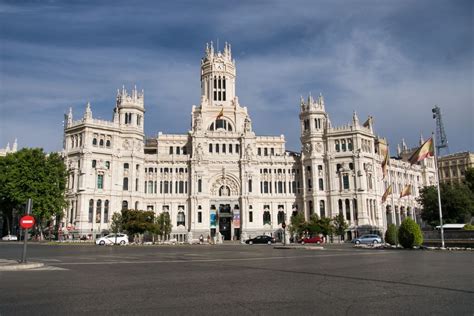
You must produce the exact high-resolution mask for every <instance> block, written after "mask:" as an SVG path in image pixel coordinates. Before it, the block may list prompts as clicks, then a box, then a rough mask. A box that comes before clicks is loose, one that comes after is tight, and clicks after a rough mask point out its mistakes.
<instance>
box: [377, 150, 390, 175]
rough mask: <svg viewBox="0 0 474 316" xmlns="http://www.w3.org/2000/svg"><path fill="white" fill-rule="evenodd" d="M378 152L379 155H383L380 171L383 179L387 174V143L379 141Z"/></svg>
mask: <svg viewBox="0 0 474 316" xmlns="http://www.w3.org/2000/svg"><path fill="white" fill-rule="evenodd" d="M379 154H380V156H382V157H383V160H382V173H383V177H382V179H385V177H386V176H387V171H388V161H389V150H388V145H387V144H385V143H380V144H379Z"/></svg>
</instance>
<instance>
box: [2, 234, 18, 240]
mask: <svg viewBox="0 0 474 316" xmlns="http://www.w3.org/2000/svg"><path fill="white" fill-rule="evenodd" d="M2 240H18V237H16V236H15V235H6V236H3V237H2Z"/></svg>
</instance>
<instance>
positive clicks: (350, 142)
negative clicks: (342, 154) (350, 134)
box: [347, 139, 353, 151]
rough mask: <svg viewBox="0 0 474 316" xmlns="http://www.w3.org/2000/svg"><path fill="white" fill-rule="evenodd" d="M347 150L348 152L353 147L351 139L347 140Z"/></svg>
mask: <svg viewBox="0 0 474 316" xmlns="http://www.w3.org/2000/svg"><path fill="white" fill-rule="evenodd" d="M347 149H348V150H349V151H352V149H353V147H352V139H348V140H347Z"/></svg>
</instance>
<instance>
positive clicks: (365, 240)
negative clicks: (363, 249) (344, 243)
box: [352, 235, 382, 245]
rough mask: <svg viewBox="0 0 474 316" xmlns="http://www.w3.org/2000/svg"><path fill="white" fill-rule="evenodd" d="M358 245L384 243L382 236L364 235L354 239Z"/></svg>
mask: <svg viewBox="0 0 474 316" xmlns="http://www.w3.org/2000/svg"><path fill="white" fill-rule="evenodd" d="M352 242H353V243H354V244H356V245H358V244H374V245H375V244H380V243H382V238H380V236H379V235H362V236H360V237H358V238H355V239H354V240H352Z"/></svg>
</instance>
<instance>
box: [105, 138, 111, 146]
mask: <svg viewBox="0 0 474 316" xmlns="http://www.w3.org/2000/svg"><path fill="white" fill-rule="evenodd" d="M105 147H110V140H108V139H107V140H106V141H105Z"/></svg>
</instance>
